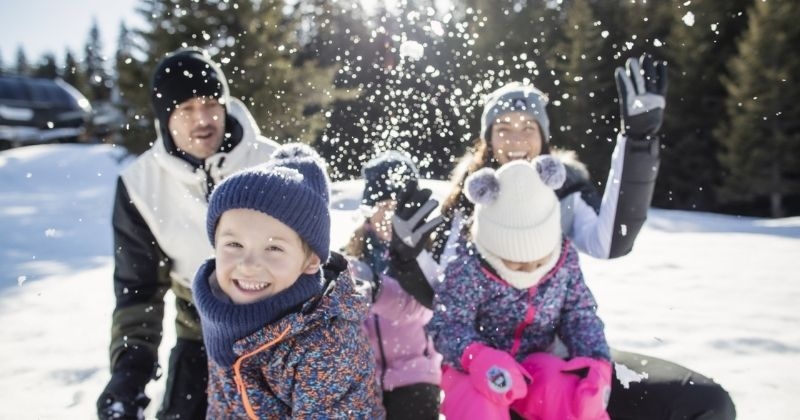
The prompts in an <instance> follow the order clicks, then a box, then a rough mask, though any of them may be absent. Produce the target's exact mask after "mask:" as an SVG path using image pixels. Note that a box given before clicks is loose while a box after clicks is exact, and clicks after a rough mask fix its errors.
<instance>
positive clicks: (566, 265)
mask: <svg viewBox="0 0 800 420" xmlns="http://www.w3.org/2000/svg"><path fill="white" fill-rule="evenodd" d="M459 254H460V255H459V257H458V258H457V259H456V260H455V261H453V262H452V263H450V264H449V265H448V266H447V268H446V270H445V274H444V279H443V281H442V282H441V283H439V284H437V285H436V295H435V297H434V301H433V303H434V313H433V318H432V319H431V321H430V322H429V323H428V326H427V330H428V331H429V333H430V334H431V335H432V336H433V341H434V344H435V345H436V349H437V350H438V351H439V352H440V353H442V355H443V356H444V363H445V364H447V365H450V366H454V367H456V368H458V369H462V370H463V368H462V367H461V361H460V359H461V355H462V353H463V352H464V349H465V348H466V347H467V346H468V345H469V344H471V343H475V342H480V343H484V344H486V345H489V346H491V347H494V348H496V349H499V350H504V351H507V352H509V353H510V354H511V355H512V356H514V357H515V358H516V359H517V360H518V361H522V360H523V359H524V358H525V357H526V356H528V355H530V354H532V353H535V352H542V351H549V350H551V349H550V347H551V345H552V343H553V340H554V339H555V337H556V336H557V337H558V338H560V339H561V341H563V342H564V344H565V345H566V347H567V350H568V353H569V357H575V356H588V357H592V358H598V359H605V360H610V354H609V349H608V344H607V343H606V338H605V335H604V332H603V322H602V321H601V320H600V318H599V317H598V316H597V313H596V308H597V304H596V302H595V300H594V297H593V296H592V293H591V292H590V291H589V289H588V287H587V286H586V284H585V283H584V281H583V274H582V273H581V270H580V267H579V265H578V253H577V251H576V250H575V248H574V247H573V246H572V244H571V242H570V241H569V240H567V239H564V241H563V244H562V249H561V257H560V258H559V261H558V263H557V264H556V266H555V267H553V269H552V270H551V271H550V272H549V273H548V274H547V275H546V276H545V277H544V278H543V279H542V280H541V281H540V282H539V284H537V285H535V286H533V287H530V288H528V289H522V290H521V289H517V288H514V287H512V286H510V285H508V284H507V283H506V282H504V281H503V280H501V279H500V278H499V277H497V275H496V274H494V271H493V270H492V269H491V268H489V265H488V264H487V263H486V262H484V261H483V260H482V259H481V258H480V256H479V254H478V252H477V250H476V249H475V248H474V246H472V245H471V244H470V245H468V246H466V247H462V248H461V251H460V252H459Z"/></svg>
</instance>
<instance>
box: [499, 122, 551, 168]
mask: <svg viewBox="0 0 800 420" xmlns="http://www.w3.org/2000/svg"><path fill="white" fill-rule="evenodd" d="M491 138H492V143H491V145H492V153H493V154H494V158H495V160H496V161H497V162H498V163H500V165H503V164H505V163H507V162H510V161H512V160H517V159H527V160H531V159H533V158H535V157H536V156H539V155H540V154H541V153H542V131H541V129H540V128H539V123H538V122H536V119H534V118H533V117H532V116H531V115H530V114H527V113H524V112H519V111H513V112H508V113H505V114H502V115H500V116H498V117H497V119H495V121H494V123H493V124H492V129H491Z"/></svg>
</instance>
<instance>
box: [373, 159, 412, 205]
mask: <svg viewBox="0 0 800 420" xmlns="http://www.w3.org/2000/svg"><path fill="white" fill-rule="evenodd" d="M361 175H362V176H363V177H364V193H363V196H362V198H361V204H362V205H365V206H370V207H371V206H374V205H375V203H377V202H379V201H383V200H388V199H396V198H397V195H398V194H399V193H400V192H401V191H403V190H405V189H406V187H407V186H408V183H409V182H411V181H414V180H417V179H419V172H418V171H417V167H416V166H415V165H414V162H412V161H411V158H409V157H408V156H407V155H405V154H403V153H401V152H398V151H396V150H388V151H386V152H383V153H382V154H380V155H378V156H376V157H374V158H372V159H371V160H370V161H369V162H367V163H366V164H365V165H364V167H363V168H361Z"/></svg>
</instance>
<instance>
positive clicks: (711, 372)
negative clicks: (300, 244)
mask: <svg viewBox="0 0 800 420" xmlns="http://www.w3.org/2000/svg"><path fill="white" fill-rule="evenodd" d="M127 163H128V161H127V160H126V159H125V155H124V153H123V152H122V150H119V149H115V148H114V147H111V146H107V145H48V146H35V147H28V148H21V149H14V150H7V151H4V152H2V153H0V235H2V238H3V244H2V247H0V272H2V273H3V274H2V282H0V342H2V343H3V344H2V347H0V366H2V371H3V374H2V375H0V395H2V396H3V401H4V403H3V407H2V408H1V409H0V418H8V419H87V418H93V416H94V402H95V399H96V398H97V395H98V394H99V392H100V390H101V389H102V388H103V386H104V385H105V382H106V381H107V380H108V360H107V357H108V356H107V345H108V337H109V330H110V315H111V311H112V309H113V305H114V303H113V290H112V282H111V274H112V271H113V265H112V258H111V251H112V249H111V248H112V245H111V244H112V238H111V229H110V216H111V202H112V198H113V191H114V185H115V182H116V175H117V173H118V172H119V170H120V169H121V168H122V167H123V166H124V165H125V164H127ZM427 185H429V186H431V187H432V188H434V189H435V190H436V192H437V193H438V194H440V195H441V194H444V193H445V192H446V191H447V185H446V183H443V182H430V183H427ZM360 188H361V184H360V183H359V181H347V182H340V183H336V184H335V185H334V186H333V195H332V197H333V201H334V204H333V208H334V212H333V215H334V218H335V222H334V224H333V225H334V229H335V230H334V238H333V246H339V245H342V244H343V243H344V242H345V241H346V240H347V235H348V234H349V232H350V230H351V229H352V227H353V226H355V225H356V224H357V223H358V221H359V220H358V211H357V204H358V197H359V194H360ZM582 264H583V266H584V269H585V272H586V277H587V279H588V282H589V285H590V287H591V288H592V290H593V291H594V293H595V295H596V296H597V299H598V302H599V304H600V315H601V316H602V317H603V319H604V320H605V322H606V328H607V335H608V338H609V341H610V343H611V345H612V346H613V347H617V348H620V349H625V350H631V351H637V352H641V353H644V354H647V355H652V356H657V357H661V358H665V359H668V360H672V361H675V362H678V363H681V364H684V365H686V366H688V367H691V368H693V369H695V370H698V371H700V372H701V373H703V374H705V375H707V376H710V377H712V378H714V379H716V380H717V381H718V382H719V383H721V384H722V385H723V386H724V387H725V388H726V389H727V390H728V391H729V392H730V393H731V395H732V397H733V399H734V402H735V403H736V406H737V410H738V413H739V417H738V418H739V419H744V420H760V419H797V418H800V405H798V404H796V403H793V401H792V400H793V398H794V395H795V391H796V390H797V389H798V388H800V375H797V373H796V372H795V370H796V367H797V366H800V328H798V327H799V326H800V310H798V309H797V303H798V302H800V281H798V280H800V275H798V273H800V218H797V217H795V218H787V219H779V220H768V219H754V218H743V217H732V216H721V215H715V214H704V213H691V212H680V211H665V210H658V209H652V210H651V211H650V214H649V219H648V222H647V224H646V225H645V227H644V229H643V231H642V233H641V235H640V237H639V240H638V241H637V244H636V247H635V249H634V250H633V252H632V253H631V254H630V255H628V256H626V257H624V258H622V259H619V260H616V261H600V260H595V259H592V258H589V257H583V259H582ZM173 316H174V313H173V312H171V311H168V313H167V320H168V321H167V323H166V324H165V328H166V337H165V339H164V341H165V343H167V344H169V345H164V346H162V353H161V356H162V365H165V361H166V355H167V352H168V350H169V346H170V345H171V343H172V342H173V341H174V335H173V334H174V331H173V330H172V317H173ZM163 382H164V380H163V379H162V380H160V381H157V382H154V383H152V384H151V385H150V386H149V387H148V393H149V395H150V396H151V397H152V398H153V399H154V400H155V402H154V403H152V404H151V407H150V409H149V410H148V413H149V415H150V417H149V418H152V414H153V413H154V412H155V408H156V406H157V403H158V400H159V395H160V393H161V392H162V390H163V386H164V383H163Z"/></svg>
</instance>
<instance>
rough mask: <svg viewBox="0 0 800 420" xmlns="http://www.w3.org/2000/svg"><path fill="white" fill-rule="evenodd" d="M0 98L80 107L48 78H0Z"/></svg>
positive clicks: (67, 93) (64, 106)
mask: <svg viewBox="0 0 800 420" xmlns="http://www.w3.org/2000/svg"><path fill="white" fill-rule="evenodd" d="M0 99H7V100H15V101H34V102H42V103H48V104H51V105H55V106H58V107H61V108H78V104H77V101H76V99H75V98H74V97H72V95H70V93H69V92H67V91H66V90H65V89H64V88H62V87H61V86H59V85H58V84H57V83H56V82H55V81H52V80H46V79H23V78H16V77H11V78H0Z"/></svg>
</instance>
